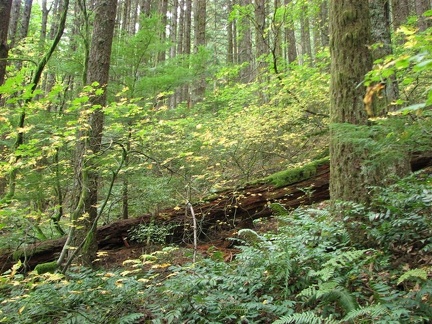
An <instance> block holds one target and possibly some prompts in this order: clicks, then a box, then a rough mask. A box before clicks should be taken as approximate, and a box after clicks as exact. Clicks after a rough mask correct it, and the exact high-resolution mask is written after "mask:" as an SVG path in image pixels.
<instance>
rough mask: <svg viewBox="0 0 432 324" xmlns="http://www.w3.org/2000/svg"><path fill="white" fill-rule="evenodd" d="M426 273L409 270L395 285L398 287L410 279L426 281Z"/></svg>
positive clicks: (419, 270) (422, 270)
mask: <svg viewBox="0 0 432 324" xmlns="http://www.w3.org/2000/svg"><path fill="white" fill-rule="evenodd" d="M427 276H428V274H427V271H426V270H425V269H411V270H408V271H407V272H405V273H404V274H403V275H402V276H400V278H399V279H398V281H397V284H398V285H400V284H401V283H402V282H404V281H405V280H407V279H411V278H420V279H422V280H427Z"/></svg>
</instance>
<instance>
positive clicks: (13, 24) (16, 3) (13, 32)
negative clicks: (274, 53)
mask: <svg viewBox="0 0 432 324" xmlns="http://www.w3.org/2000/svg"><path fill="white" fill-rule="evenodd" d="M20 12H21V0H12V9H11V16H10V23H9V41H10V45H9V46H10V48H13V47H14V46H15V40H16V39H17V37H18V35H17V31H18V21H19V17H20Z"/></svg>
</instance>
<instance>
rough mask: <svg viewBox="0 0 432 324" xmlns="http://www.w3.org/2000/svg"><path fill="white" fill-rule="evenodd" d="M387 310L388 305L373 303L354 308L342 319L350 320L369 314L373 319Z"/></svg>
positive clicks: (344, 320)
mask: <svg viewBox="0 0 432 324" xmlns="http://www.w3.org/2000/svg"><path fill="white" fill-rule="evenodd" d="M387 311H388V309H387V307H385V306H383V305H373V306H368V307H363V308H358V309H353V310H351V311H350V312H349V313H348V314H347V315H346V316H345V317H344V318H343V319H342V321H343V322H349V321H352V320H355V319H359V318H360V317H362V316H369V317H370V319H371V320H372V319H374V318H378V317H380V316H382V315H384V314H385V313H386V312H387ZM363 319H366V318H363Z"/></svg>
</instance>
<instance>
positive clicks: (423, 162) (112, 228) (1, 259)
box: [0, 156, 432, 273]
mask: <svg viewBox="0 0 432 324" xmlns="http://www.w3.org/2000/svg"><path fill="white" fill-rule="evenodd" d="M431 165H432V156H421V157H416V158H414V159H413V160H412V163H411V167H412V170H413V171H417V170H420V169H422V168H425V167H427V166H431ZM329 173H330V171H329V163H328V161H326V160H321V161H317V162H315V163H313V164H312V166H308V167H306V168H302V169H297V170H295V172H292V171H290V172H286V173H284V172H282V173H279V174H277V175H276V176H271V177H269V178H268V179H265V180H263V181H260V182H256V183H253V184H249V185H246V186H245V187H242V188H237V189H234V190H233V189H230V190H225V191H222V192H218V193H217V194H215V196H213V197H212V198H209V199H208V200H207V201H204V202H200V203H198V204H195V205H194V206H193V207H194V210H195V214H196V217H197V218H198V221H199V232H200V237H201V238H205V237H208V236H209V235H211V234H212V232H215V231H218V230H220V229H221V227H225V229H229V228H231V229H240V228H247V227H251V226H252V225H253V220H255V219H258V218H262V217H268V216H270V215H271V213H272V212H271V209H270V207H269V206H270V204H271V203H274V202H278V203H280V204H282V205H284V206H285V207H286V208H288V209H292V208H297V207H298V206H300V205H308V204H312V203H316V202H320V201H324V200H327V199H329ZM284 181H285V183H284ZM150 220H151V216H150V215H143V216H141V217H138V218H131V219H125V220H123V219H122V220H118V221H115V222H113V223H111V224H108V225H105V226H102V227H99V228H98V230H97V240H98V245H99V249H109V248H115V247H119V246H122V245H124V244H125V238H126V237H127V235H128V230H129V229H131V228H133V227H134V226H137V225H139V224H147V223H149V222H150ZM155 221H156V223H159V224H166V223H171V224H176V225H177V226H176V228H175V229H174V233H173V234H172V236H171V237H170V238H169V240H170V242H175V243H180V242H184V243H190V242H191V235H192V228H191V227H192V226H191V223H192V219H191V216H190V215H189V216H187V215H186V214H185V210H184V209H178V208H173V209H167V210H164V211H162V212H161V213H160V214H159V217H158V218H157V219H156V220H155ZM64 243H65V238H60V239H56V240H48V241H41V242H37V243H35V244H32V245H30V246H28V247H26V248H25V249H24V248H22V249H20V250H19V251H1V252H0V273H2V272H4V271H5V270H7V269H10V267H12V265H13V264H14V263H15V262H16V261H17V260H18V259H21V260H22V261H23V262H26V265H27V267H28V269H33V268H34V267H35V266H36V265H37V264H39V263H44V262H50V261H53V260H55V259H56V256H57V255H58V253H60V251H61V249H62V247H63V245H64Z"/></svg>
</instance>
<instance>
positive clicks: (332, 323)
mask: <svg viewBox="0 0 432 324" xmlns="http://www.w3.org/2000/svg"><path fill="white" fill-rule="evenodd" d="M289 323H296V324H322V323H326V324H339V323H340V322H339V321H336V320H333V319H331V318H323V317H321V316H318V315H315V314H314V313H313V312H305V313H297V314H292V315H288V316H283V317H281V318H280V319H278V320H277V321H275V322H273V324H289Z"/></svg>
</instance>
